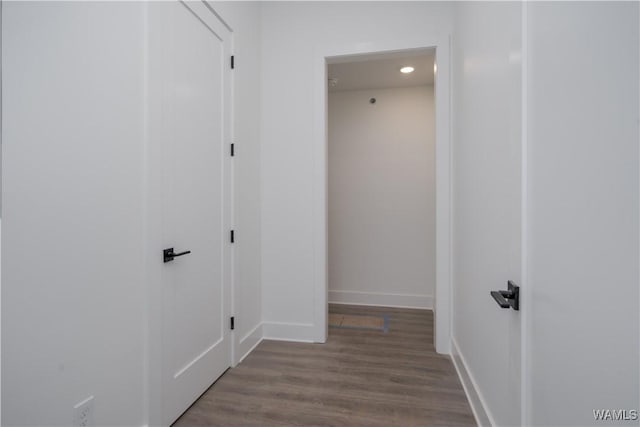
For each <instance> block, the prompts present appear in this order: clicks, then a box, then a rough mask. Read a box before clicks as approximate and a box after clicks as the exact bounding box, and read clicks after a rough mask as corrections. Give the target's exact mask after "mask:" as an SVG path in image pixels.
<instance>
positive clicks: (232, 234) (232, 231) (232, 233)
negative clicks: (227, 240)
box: [231, 230, 236, 243]
mask: <svg viewBox="0 0 640 427" xmlns="http://www.w3.org/2000/svg"><path fill="white" fill-rule="evenodd" d="M235 241H236V236H235V232H234V230H231V243H235Z"/></svg>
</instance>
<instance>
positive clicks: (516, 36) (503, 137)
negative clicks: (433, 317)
mask: <svg viewBox="0 0 640 427" xmlns="http://www.w3.org/2000/svg"><path fill="white" fill-rule="evenodd" d="M520 11H521V5H520V4H519V3H515V2H502V3H501V2H496V3H484V2H465V3H458V4H457V5H456V23H455V25H456V29H455V35H454V38H453V66H452V68H453V94H454V95H453V114H452V117H453V154H452V158H453V277H452V279H453V280H452V285H453V334H452V335H453V341H454V345H453V349H454V356H455V358H454V360H456V362H457V364H458V367H459V368H461V371H462V373H463V375H462V376H463V379H464V380H465V385H466V386H467V389H468V390H469V391H470V397H471V403H472V404H473V405H474V409H475V410H476V414H477V417H478V420H479V422H480V423H481V424H482V425H489V424H494V425H502V426H507V425H509V426H514V425H519V424H520V413H519V408H520V335H519V334H520V316H521V312H516V311H514V310H511V309H508V310H505V309H501V308H500V307H498V305H497V304H496V303H495V302H494V301H493V299H492V298H491V297H490V295H489V292H490V291H492V290H498V289H506V288H507V283H506V282H507V280H513V281H514V282H515V283H516V284H520V285H523V284H522V281H521V256H520V253H521V250H520V244H521V238H520V232H521V211H520V205H521V189H520V185H521V179H520V174H521V143H520V139H521V106H520V103H521V96H520V93H521V63H520V56H521V55H520V53H521V50H520V49H521V36H520V32H521V26H520V21H521V18H520Z"/></svg>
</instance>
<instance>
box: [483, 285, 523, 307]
mask: <svg viewBox="0 0 640 427" xmlns="http://www.w3.org/2000/svg"><path fill="white" fill-rule="evenodd" d="M490 294H491V296H492V297H493V299H494V300H496V302H497V303H498V305H499V306H500V307H502V308H509V307H511V308H513V309H514V310H516V311H519V310H520V286H516V285H515V284H514V283H513V282H512V281H511V280H509V281H508V282H507V290H506V291H491V292H490Z"/></svg>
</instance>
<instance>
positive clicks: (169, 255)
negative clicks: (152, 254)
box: [162, 248, 191, 262]
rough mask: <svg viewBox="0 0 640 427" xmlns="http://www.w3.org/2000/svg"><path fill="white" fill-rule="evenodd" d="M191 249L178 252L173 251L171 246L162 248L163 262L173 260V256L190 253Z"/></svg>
mask: <svg viewBox="0 0 640 427" xmlns="http://www.w3.org/2000/svg"><path fill="white" fill-rule="evenodd" d="M190 253H191V251H184V252H180V253H175V252H173V248H167V249H163V250H162V259H163V261H164V262H169V261H173V259H174V258H175V257H178V256H182V255H187V254H190Z"/></svg>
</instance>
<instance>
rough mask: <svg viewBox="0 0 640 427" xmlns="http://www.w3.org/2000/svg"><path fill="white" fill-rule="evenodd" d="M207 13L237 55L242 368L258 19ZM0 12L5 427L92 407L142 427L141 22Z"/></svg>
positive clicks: (83, 8)
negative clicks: (221, 25)
mask: <svg viewBox="0 0 640 427" xmlns="http://www.w3.org/2000/svg"><path fill="white" fill-rule="evenodd" d="M215 7H216V10H217V12H218V13H220V14H221V15H222V18H223V19H224V20H225V21H226V22H227V23H228V25H229V26H230V27H232V30H233V31H234V50H235V53H236V55H237V67H236V70H235V71H234V92H235V103H234V112H235V113H234V114H235V121H234V133H235V141H234V142H235V143H236V153H237V155H236V161H235V202H234V207H235V214H236V215H235V218H236V222H235V225H236V229H237V230H238V240H237V245H236V247H235V260H234V262H235V286H236V292H235V295H234V297H235V298H234V304H235V305H234V307H235V314H236V316H237V322H236V324H237V328H236V333H235V338H236V343H235V344H236V352H235V353H236V358H239V357H242V356H243V355H244V354H246V352H247V351H248V350H249V349H250V348H251V347H252V346H253V345H254V344H256V343H257V342H258V340H259V339H260V337H261V330H260V329H259V325H260V322H261V318H262V313H261V297H260V292H261V287H260V261H261V260H260V197H259V188H260V184H259V180H260V161H259V159H260V147H259V141H260V139H259V120H260V102H259V99H260V79H259V75H260V55H259V52H260V40H259V37H260V19H259V15H260V6H259V5H258V4H256V3H244V2H242V3H239V2H234V3H216V4H215ZM3 8H4V10H3V15H4V16H3V87H4V93H3V112H4V116H3V123H4V124H5V126H4V129H3V135H2V136H3V142H4V145H3V155H4V159H3V162H4V170H3V176H4V183H3V186H4V188H3V189H4V191H3V194H2V197H3V201H4V212H3V214H4V216H3V220H4V224H3V225H5V226H6V228H5V230H4V231H5V233H3V235H2V247H3V259H2V261H3V264H4V265H3V267H4V268H3V269H2V284H3V289H2V344H3V345H2V348H3V354H2V368H3V369H2V370H3V374H4V375H3V377H2V388H3V394H2V407H3V413H2V415H3V419H2V421H3V425H4V424H6V425H61V426H68V425H70V424H71V421H72V416H73V411H72V408H73V405H75V404H76V403H78V402H80V401H81V400H83V399H85V398H86V397H88V396H89V395H94V396H95V424H96V425H112V426H115V425H126V426H133V425H142V424H145V423H147V422H148V417H149V416H152V415H153V411H155V410H156V409H157V408H156V407H155V406H154V405H155V404H156V403H155V402H157V399H156V397H157V387H156V386H157V384H156V383H155V382H154V381H155V380H154V379H153V378H152V375H151V374H152V373H151V372H150V371H149V370H148V369H152V368H153V363H152V364H151V365H149V360H148V359H147V357H148V356H149V357H150V355H151V354H152V353H153V351H154V348H149V347H147V348H145V346H146V343H147V338H148V337H147V336H146V334H149V333H154V334H155V333H156V332H157V329H158V328H157V327H155V326H153V327H151V325H148V324H147V310H149V309H151V308H150V307H148V306H147V300H148V292H149V289H147V287H146V283H145V282H146V280H145V263H144V260H145V249H146V237H145V234H144V229H145V228H144V224H145V221H146V219H145V207H144V203H145V191H146V188H147V187H146V185H145V177H144V174H145V166H144V165H145V144H146V142H145V102H146V99H145V95H146V94H145V48H146V46H145V44H146V34H145V8H146V6H145V5H144V4H142V3H81V2H80V3H11V4H3ZM114 28H117V29H118V30H117V31H114ZM230 142H231V141H230ZM7 230H8V231H7ZM154 253H155V252H154ZM256 328H257V329H256ZM7 373H8V375H7ZM147 375H149V377H147ZM147 405H150V407H149V408H147Z"/></svg>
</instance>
